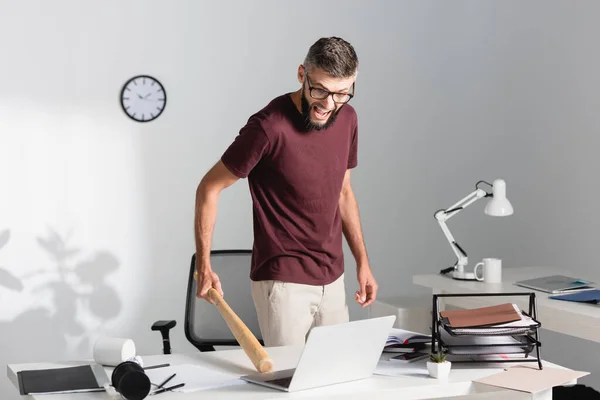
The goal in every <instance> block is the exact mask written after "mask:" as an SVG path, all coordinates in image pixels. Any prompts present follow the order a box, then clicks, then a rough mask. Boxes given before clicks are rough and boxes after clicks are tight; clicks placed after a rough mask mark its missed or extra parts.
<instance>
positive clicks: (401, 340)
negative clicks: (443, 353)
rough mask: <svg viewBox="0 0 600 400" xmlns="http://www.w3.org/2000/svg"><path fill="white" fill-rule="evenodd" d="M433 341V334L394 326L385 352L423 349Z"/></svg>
mask: <svg viewBox="0 0 600 400" xmlns="http://www.w3.org/2000/svg"><path fill="white" fill-rule="evenodd" d="M430 342H431V335H424V334H421V333H417V332H412V331H407V330H404V329H398V328H392V331H391V332H390V335H389V336H388V338H387V341H386V342H385V347H384V349H383V351H384V352H407V351H410V350H411V349H423V348H425V346H426V344H427V343H430Z"/></svg>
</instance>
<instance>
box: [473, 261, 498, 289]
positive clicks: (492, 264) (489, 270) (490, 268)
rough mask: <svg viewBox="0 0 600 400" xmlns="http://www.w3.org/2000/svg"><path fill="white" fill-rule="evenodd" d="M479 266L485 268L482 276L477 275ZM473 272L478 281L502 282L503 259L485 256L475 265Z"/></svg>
mask: <svg viewBox="0 0 600 400" xmlns="http://www.w3.org/2000/svg"><path fill="white" fill-rule="evenodd" d="M479 267H482V269H483V272H482V273H481V276H478V275H477V268H479ZM473 272H474V273H475V279H477V280H478V281H483V282H487V283H500V282H502V260H500V259H499V258H484V259H483V260H482V261H481V262H478V263H477V265H475V268H474V269H473Z"/></svg>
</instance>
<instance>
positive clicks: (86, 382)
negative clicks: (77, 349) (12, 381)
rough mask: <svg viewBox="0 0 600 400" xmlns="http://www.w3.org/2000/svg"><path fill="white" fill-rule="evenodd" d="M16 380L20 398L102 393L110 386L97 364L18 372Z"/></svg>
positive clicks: (102, 368) (103, 371)
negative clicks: (38, 395) (40, 395)
mask: <svg viewBox="0 0 600 400" xmlns="http://www.w3.org/2000/svg"><path fill="white" fill-rule="evenodd" d="M17 379H18V383H19V393H20V394H21V395H22V396H24V395H31V394H50V393H54V394H56V393H79V392H93V391H104V390H106V389H105V385H108V384H110V381H109V379H108V376H107V374H106V371H105V370H104V367H102V366H101V365H98V364H92V365H78V366H74V367H65V368H49V369H37V370H24V371H18V372H17Z"/></svg>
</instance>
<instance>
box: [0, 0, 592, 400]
mask: <svg viewBox="0 0 600 400" xmlns="http://www.w3.org/2000/svg"><path fill="white" fill-rule="evenodd" d="M0 10H1V11H0V57H1V60H2V62H0V88H1V90H0V182H1V184H2V195H1V196H0V268H2V269H1V270H0V339H1V340H0V364H3V365H4V364H6V363H16V362H27V361H34V360H58V359H73V358H81V357H90V355H91V346H92V344H93V342H94V340H95V338H96V337H97V336H98V335H99V334H101V333H106V334H111V335H116V336H127V337H131V338H133V339H134V340H135V342H136V344H137V346H138V349H139V352H140V354H149V353H157V352H160V351H161V343H160V337H159V335H158V333H156V332H151V331H150V325H151V324H152V322H154V321H155V320H158V319H170V318H174V319H177V320H178V322H179V325H178V326H177V327H176V328H175V330H174V332H173V334H172V335H173V349H174V351H193V349H192V347H191V346H190V345H188V344H187V343H186V340H185V337H184V335H183V310H184V299H185V288H186V278H187V275H186V273H187V269H188V264H189V259H190V256H191V254H192V253H193V251H194V247H193V230H192V220H193V201H194V191H195V188H196V185H197V183H198V181H199V179H200V178H201V176H202V175H203V173H204V172H205V171H206V170H207V169H208V168H209V167H210V166H211V165H212V164H213V163H214V162H215V161H216V159H217V158H218V157H219V156H220V154H221V153H222V151H223V150H224V149H225V147H226V146H227V145H228V144H229V143H230V141H231V140H232V139H233V138H234V136H235V135H236V134H237V132H238V130H239V128H240V127H241V126H242V125H243V124H244V122H245V121H246V119H247V118H248V116H249V115H250V114H251V113H252V112H254V111H256V110H258V109H259V108H261V107H262V106H264V105H265V104H266V103H267V102H268V101H269V100H270V99H271V98H273V97H274V96H277V95H279V94H281V93H283V92H285V91H292V90H295V89H296V88H297V81H296V68H297V66H298V64H299V63H300V62H301V61H302V59H303V57H304V54H305V52H306V50H307V49H308V47H309V46H310V44H312V43H313V42H314V41H315V40H316V39H317V38H318V37H320V36H329V35H338V36H342V37H344V38H346V39H348V40H349V41H351V42H352V43H353V44H354V45H355V47H356V50H357V52H358V54H359V57H360V59H361V63H362V65H361V73H360V75H359V79H358V82H357V96H356V98H355V99H354V100H353V104H354V106H355V107H356V108H357V110H358V112H359V118H360V132H361V133H360V145H359V168H358V169H357V170H356V172H355V173H354V178H353V179H354V185H355V190H356V192H357V196H358V199H359V202H360V207H361V213H362V218H363V224H364V230H365V237H366V240H367V245H368V249H369V253H370V256H371V261H372V264H373V268H374V270H375V273H376V277H377V278H378V280H379V282H380V283H381V295H389V294H395V293H397V292H410V293H417V292H420V289H419V288H417V287H415V286H413V285H412V283H411V275H413V274H415V273H420V272H426V271H429V272H437V271H439V270H440V269H441V268H444V267H446V266H449V265H450V264H451V263H452V262H453V260H454V257H453V254H452V253H451V251H450V248H449V247H448V245H447V243H446V242H445V239H444V237H443V235H442V233H441V231H440V230H439V228H438V226H437V225H436V223H435V221H434V219H433V212H434V211H435V210H437V209H439V208H443V207H447V206H449V205H450V204H452V203H454V202H455V201H456V200H458V199H459V198H461V197H462V196H464V195H465V194H466V193H468V192H469V191H471V190H472V189H473V185H474V184H475V182H477V181H478V180H480V179H485V180H489V181H491V180H493V179H494V178H496V177H503V178H504V179H506V180H507V183H508V195H509V196H510V199H511V200H512V201H513V204H514V206H515V209H516V214H515V216H514V217H513V218H506V219H499V220H497V221H496V220H490V219H489V218H484V217H483V213H482V212H480V211H482V209H483V205H474V206H473V207H472V209H469V211H468V212H465V213H463V214H461V216H460V217H459V218H455V219H453V220H452V224H451V225H452V226H451V229H452V232H453V233H454V234H455V236H456V238H457V240H458V241H459V242H460V243H461V244H462V245H463V246H464V247H465V248H466V250H467V251H468V252H469V257H470V259H471V260H476V259H478V258H481V257H483V256H497V257H501V258H503V260H504V265H505V266H506V267H518V266H522V265H548V266H558V267H561V266H564V267H568V268H571V269H574V270H575V271H580V272H581V273H584V272H586V271H590V272H593V271H595V270H596V265H595V264H594V262H593V261H592V260H594V259H595V257H596V252H595V247H596V241H597V237H596V235H595V233H596V232H597V231H598V230H597V228H598V222H597V219H595V218H593V214H592V212H593V211H594V206H595V197H596V196H597V195H598V194H599V193H598V192H599V190H598V189H597V187H595V186H594V185H593V182H594V180H595V178H596V173H595V171H596V170H597V164H598V162H597V159H596V148H597V146H598V144H599V139H598V136H597V133H598V129H599V128H600V121H599V117H598V113H597V112H596V110H597V109H598V106H599V105H600V104H599V103H600V101H599V100H598V97H597V93H598V86H599V84H600V81H599V80H598V74H597V71H598V69H599V68H598V67H599V64H600V54H599V51H598V48H597V46H596V43H595V42H596V41H595V40H594V38H596V37H597V36H598V34H599V33H600V32H599V28H598V27H597V26H598V25H597V23H596V20H597V16H598V14H599V12H600V4H598V3H596V2H592V1H579V2H577V4H576V5H573V3H571V2H567V1H562V2H560V1H541V0H540V1H532V2H526V3H523V2H517V1H502V2H500V1H495V2H493V1H453V2H431V1H424V0H420V1H416V0H415V1H392V0H390V1H370V2H364V1H348V0H345V1H328V2H317V1H305V2H301V3H292V2H281V1H276V0H273V1H252V2H246V1H237V2H234V1H223V0H221V1H219V2H206V1H204V2H200V1H191V0H189V1H173V2H168V3H167V2H164V1H162V2H161V1H149V0H146V1H122V0H120V1H119V0H110V1H103V2H94V3H92V2H81V1H75V0H71V1H67V0H55V1H52V2H45V1H19V2H17V1H9V0H0ZM234 11H235V14H234ZM309 22H310V23H313V24H314V25H313V26H312V27H309V26H308V23H309ZM139 73H148V74H151V75H154V76H156V77H158V78H159V79H160V80H161V81H162V83H163V84H164V85H165V87H166V91H167V95H168V103H167V108H166V111H165V113H164V114H163V115H162V116H161V117H160V118H159V119H158V120H156V121H154V122H152V123H150V124H137V123H134V122H132V121H130V120H129V119H128V118H127V117H126V116H125V115H124V114H123V112H122V111H121V109H120V106H119V103H118V95H119V91H120V89H121V85H122V84H123V83H124V82H125V81H126V80H127V79H128V78H130V77H131V76H133V75H135V74H139ZM590 183H592V184H590ZM251 240H252V239H251V207H250V203H249V195H248V190H247V186H246V183H245V182H240V183H239V184H237V185H235V186H234V187H232V188H230V189H228V190H227V191H226V192H225V193H224V194H223V197H222V202H221V204H220V208H219V216H218V221H217V227H216V231H215V236H214V246H215V248H235V247H250V246H251ZM348 259H349V260H351V258H350V255H349V253H348ZM349 267H350V268H353V266H352V263H350V265H349ZM351 271H352V270H351V269H350V273H349V274H348V281H347V283H348V293H349V294H351V293H353V292H354V290H356V287H355V285H354V283H355V281H354V275H353V273H351ZM224 284H225V285H226V284H227V283H226V282H225V283H224ZM351 311H352V315H353V317H354V318H360V317H362V316H364V310H360V309H359V308H358V307H355V306H353V307H352V310H351ZM544 338H548V339H547V340H548V342H547V343H549V344H546V343H545V346H544V353H545V356H546V357H548V358H549V359H551V360H554V361H563V360H568V362H569V366H572V367H574V368H587V369H588V370H590V369H592V368H593V366H594V359H593V357H591V356H589V355H586V352H587V354H590V353H594V352H596V353H597V352H598V350H599V346H597V345H591V346H589V343H585V342H578V343H577V346H575V347H572V346H570V345H569V344H568V342H566V341H565V340H564V337H563V338H562V339H561V338H560V337H558V338H557V337H556V336H552V335H545V336H544ZM586 345H588V346H589V347H584V346H586ZM573 354H581V357H579V356H578V357H573V356H572V355H573ZM570 355H571V356H570ZM565 362H566V361H565ZM596 368H597V367H596ZM595 372H599V373H600V371H595ZM588 383H591V382H590V381H588ZM15 395H16V392H15V391H14V389H13V388H12V387H10V385H9V383H8V382H7V380H6V378H5V377H4V374H3V375H2V376H1V377H0V397H2V398H11V397H12V396H15Z"/></svg>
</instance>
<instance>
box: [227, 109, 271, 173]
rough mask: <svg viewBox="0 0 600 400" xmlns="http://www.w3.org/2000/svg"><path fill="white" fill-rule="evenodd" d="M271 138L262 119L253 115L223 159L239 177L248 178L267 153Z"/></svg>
mask: <svg viewBox="0 0 600 400" xmlns="http://www.w3.org/2000/svg"><path fill="white" fill-rule="evenodd" d="M268 149H269V139H268V137H267V134H266V133H265V131H264V129H263V126H262V124H261V121H260V120H259V119H258V118H256V117H251V118H250V119H249V120H248V122H247V123H246V125H245V126H244V127H243V128H242V129H240V132H239V134H238V135H237V136H236V138H235V139H234V140H233V142H232V143H231V144H230V145H229V147H228V148H227V149H226V150H225V152H224V153H223V155H222V156H221V161H222V162H223V164H225V166H226V167H227V168H228V169H229V170H230V171H231V173H232V174H234V175H235V176H237V177H238V178H246V177H248V175H249V174H250V172H251V171H252V169H253V168H254V167H255V166H256V164H258V162H259V161H260V160H261V159H262V158H263V157H264V156H265V155H266V154H267V152H268Z"/></svg>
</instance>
